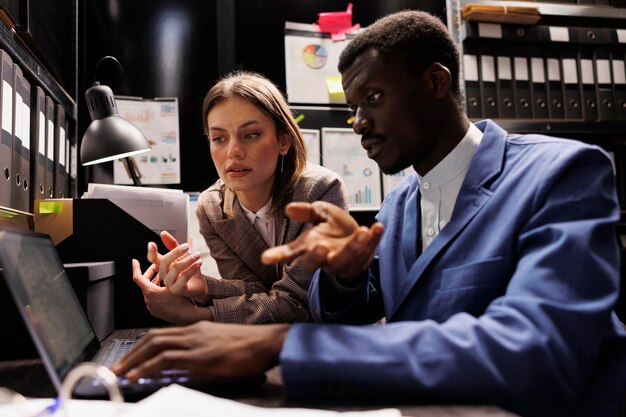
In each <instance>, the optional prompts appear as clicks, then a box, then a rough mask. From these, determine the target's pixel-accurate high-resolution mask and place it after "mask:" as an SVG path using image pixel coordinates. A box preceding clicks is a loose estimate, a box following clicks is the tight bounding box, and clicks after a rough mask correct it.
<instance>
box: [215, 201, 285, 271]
mask: <svg viewBox="0 0 626 417" xmlns="http://www.w3.org/2000/svg"><path fill="white" fill-rule="evenodd" d="M235 197H236V195H235V193H233V192H232V191H230V190H228V189H226V190H225V192H224V215H225V219H224V220H221V221H218V222H214V223H213V228H214V230H215V232H216V233H218V234H219V235H220V236H222V238H223V240H224V242H226V244H227V245H228V247H229V248H230V249H231V250H232V251H233V252H234V253H236V254H237V256H238V257H239V258H240V259H241V260H242V261H243V262H245V263H246V265H247V266H248V267H249V268H250V270H251V271H254V272H255V273H256V274H257V275H259V276H273V275H274V274H275V273H276V272H275V268H274V267H272V266H267V265H263V264H262V263H261V253H262V252H263V251H264V250H265V249H267V244H266V243H265V241H264V240H263V239H262V238H261V236H259V234H258V232H257V231H256V230H255V229H254V226H252V224H251V223H250V221H248V219H247V218H246V215H245V213H244V212H243V209H242V208H241V205H240V204H239V203H238V202H237V200H236V198H235ZM277 226H278V225H277Z"/></svg>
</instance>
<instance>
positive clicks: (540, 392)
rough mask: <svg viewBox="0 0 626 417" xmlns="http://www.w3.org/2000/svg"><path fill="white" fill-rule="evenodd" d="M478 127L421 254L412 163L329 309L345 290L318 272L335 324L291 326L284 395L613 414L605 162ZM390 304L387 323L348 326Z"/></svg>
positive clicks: (620, 351)
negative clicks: (371, 249) (370, 248)
mask: <svg viewBox="0 0 626 417" xmlns="http://www.w3.org/2000/svg"><path fill="white" fill-rule="evenodd" d="M477 126H478V128H479V129H480V130H481V131H483V132H484V137H483V140H482V142H481V144H480V146H479V148H478V150H477V151H476V154H475V156H474V158H473V160H472V162H471V165H470V168H469V171H468V174H467V176H466V178H465V181H464V183H463V186H462V188H461V191H460V193H459V196H458V199H457V202H456V205H455V208H454V213H453V214H452V218H451V220H450V222H449V223H448V224H447V225H446V226H445V227H444V228H443V229H442V230H441V232H440V234H439V236H437V238H436V239H435V240H434V241H433V242H432V243H431V245H430V246H429V247H428V248H426V250H425V251H424V252H423V253H422V254H421V255H420V256H419V257H417V256H416V253H415V247H416V237H417V234H418V231H417V229H418V224H419V219H418V216H419V212H420V210H419V206H418V202H419V187H418V185H419V184H418V180H417V177H416V176H415V175H413V176H411V177H409V178H408V179H407V180H406V181H405V182H404V183H403V184H401V185H400V186H398V187H397V188H396V189H394V190H393V191H392V192H391V193H390V194H389V195H388V196H387V198H386V199H385V201H384V202H383V206H382V208H381V210H380V213H379V215H378V219H379V221H381V222H382V223H383V224H384V226H385V233H384V235H383V238H382V240H381V242H380V244H379V246H378V249H377V254H376V257H375V260H374V262H373V264H372V266H371V267H370V277H369V281H368V282H367V284H366V285H364V286H363V287H362V289H361V290H360V291H356V292H355V291H352V292H351V293H350V299H349V300H344V301H342V303H341V306H342V308H334V309H333V308H330V307H329V306H331V305H337V299H338V298H341V297H340V296H343V297H344V298H345V294H343V295H342V294H340V293H339V294H338V293H337V291H332V288H334V287H333V286H332V285H325V284H324V283H323V282H321V281H322V279H325V278H328V277H323V276H322V277H321V279H320V274H319V272H318V273H317V274H316V275H315V277H314V279H313V282H312V285H311V288H310V290H309V298H310V300H309V302H310V308H311V312H312V315H313V317H314V318H316V319H317V320H323V321H326V322H331V323H341V324H333V325H328V326H320V325H316V324H298V325H295V326H294V327H292V329H291V330H290V332H289V334H288V337H287V340H286V343H285V345H284V347H283V351H282V353H281V366H282V372H283V378H284V380H285V389H286V392H287V395H289V396H292V397H307V396H314V397H315V396H319V395H332V396H344V395H357V396H363V397H366V396H367V397H369V396H378V397H390V396H400V397H405V398H410V399H414V400H419V401H422V400H428V401H433V400H438V399H443V400H446V401H448V400H452V401H463V402H487V403H492V404H494V403H495V404H497V405H500V406H502V407H505V408H508V409H510V410H512V411H515V412H518V413H521V414H523V415H551V416H556V415H595V416H600V415H602V416H609V415H615V414H616V413H617V410H618V408H619V406H620V405H621V401H622V400H623V398H624V390H625V387H626V381H625V380H626V332H625V331H624V328H623V326H622V325H621V323H619V321H618V320H617V318H616V317H615V316H614V313H612V308H613V305H614V303H615V301H616V299H617V296H618V286H619V253H618V247H617V242H616V237H615V229H614V226H615V223H616V221H617V220H618V218H619V208H618V203H617V201H616V197H615V185H614V175H613V171H612V167H611V164H610V161H609V159H608V157H607V155H606V154H605V153H604V152H602V151H601V150H600V149H599V148H597V147H594V146H588V145H585V144H582V143H580V142H576V141H569V140H563V139H557V138H551V137H546V136H540V135H526V136H507V134H506V132H505V131H504V130H502V129H501V128H499V127H498V126H497V125H496V124H495V123H493V122H490V121H485V122H480V123H478V124H477ZM329 288H330V289H329ZM331 301H332V302H331ZM381 317H386V318H387V322H388V323H387V324H386V325H377V326H373V327H372V326H371V325H366V326H348V325H345V324H346V323H347V324H365V323H372V322H373V321H375V320H377V319H379V318H381Z"/></svg>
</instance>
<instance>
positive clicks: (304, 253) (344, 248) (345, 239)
mask: <svg viewBox="0 0 626 417" xmlns="http://www.w3.org/2000/svg"><path fill="white" fill-rule="evenodd" d="M285 212H286V214H287V216H288V217H289V218H290V219H292V220H297V221H301V222H306V223H312V224H313V227H312V228H310V229H308V230H306V231H305V232H303V233H301V234H300V236H298V238H297V239H295V240H293V241H291V242H289V243H287V244H285V245H281V246H276V247H273V248H270V249H267V250H266V251H265V252H263V254H262V255H261V261H262V262H263V263H264V264H266V265H271V264H276V263H279V262H291V261H293V260H297V262H298V263H299V265H300V266H301V267H302V268H304V269H305V270H307V271H309V272H313V271H315V270H316V269H318V268H322V269H324V270H325V271H326V272H328V273H330V274H333V275H335V276H337V277H340V278H343V279H353V278H356V277H359V276H361V274H362V272H363V271H364V270H366V269H367V267H368V266H369V265H370V263H371V262H372V259H373V257H374V251H375V249H376V246H377V245H378V242H379V241H380V238H381V237H382V234H383V225H382V224H381V223H378V222H377V223H374V224H373V225H372V226H371V227H369V228H367V227H365V226H359V225H358V223H357V222H356V220H354V218H353V217H352V216H350V214H349V213H347V212H346V211H344V210H342V209H341V208H339V207H337V206H335V205H333V204H330V203H327V202H324V201H316V202H314V203H290V204H288V205H287V207H286V208H285Z"/></svg>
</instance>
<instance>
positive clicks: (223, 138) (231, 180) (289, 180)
mask: <svg viewBox="0 0 626 417" xmlns="http://www.w3.org/2000/svg"><path fill="white" fill-rule="evenodd" d="M202 116H203V117H202V118H203V122H204V128H205V132H206V135H207V137H208V139H209V146H210V150H211V157H212V159H213V162H214V164H215V166H216V168H217V171H218V173H219V176H220V179H218V180H217V182H215V184H213V185H212V186H211V187H209V188H208V189H207V190H205V191H204V192H203V193H202V194H201V195H200V199H199V204H198V209H197V212H196V214H197V216H198V220H199V224H200V233H201V234H202V235H203V236H204V239H205V241H206V243H207V245H208V246H209V249H210V251H211V256H212V257H213V258H214V259H215V261H216V262H217V266H218V269H219V272H220V275H221V279H220V278H215V277H210V276H205V275H203V274H202V273H201V271H200V267H201V265H202V258H201V255H200V254H198V253H192V254H190V253H189V245H187V244H186V243H184V244H181V245H179V244H178V242H176V241H175V239H174V238H173V237H172V236H171V235H170V234H169V233H167V232H164V233H162V234H161V237H162V239H163V242H164V243H165V246H166V247H167V248H168V249H170V252H168V253H167V254H165V255H160V254H159V253H158V252H157V248H156V245H155V244H154V243H150V244H149V245H148V259H149V260H150V261H151V262H152V263H153V264H152V266H150V267H149V268H148V269H147V270H146V271H145V272H144V273H142V272H141V270H140V267H139V263H138V262H137V261H135V260H133V279H134V280H135V282H136V283H137V285H139V286H140V287H141V289H142V291H143V295H144V300H145V302H146V306H147V307H148V310H149V311H150V312H151V313H152V314H153V315H154V316H156V317H159V318H162V319H164V320H167V321H170V322H172V323H176V324H186V323H192V322H195V321H198V320H211V321H219V322H230V323H276V322H295V321H305V320H307V319H308V317H309V309H308V302H307V291H308V287H309V283H310V281H311V276H312V274H311V273H307V272H305V271H304V270H303V269H302V268H300V267H299V266H298V264H297V263H292V264H290V265H289V264H279V265H275V266H266V265H263V264H262V263H261V260H260V257H261V253H263V251H264V250H266V249H267V248H269V247H271V246H275V245H282V244H285V243H288V242H290V241H292V240H294V239H295V238H296V237H297V236H298V235H300V234H301V233H302V232H304V231H305V230H307V229H308V228H309V227H310V225H306V224H303V223H300V222H297V221H294V220H290V219H289V218H287V216H286V215H285V212H284V207H285V205H286V204H287V203H289V202H292V201H303V202H309V203H310V202H313V201H317V200H323V201H328V202H330V203H333V204H335V205H337V206H339V207H341V208H343V209H347V198H346V193H345V186H344V184H343V181H342V179H341V177H340V176H339V175H338V174H336V173H334V172H332V171H330V170H328V169H326V168H323V167H321V166H318V165H314V164H310V163H307V159H306V147H305V143H304V140H303V138H302V134H301V132H300V130H299V128H298V125H297V124H296V122H295V120H294V118H293V115H292V113H291V111H290V109H289V106H288V104H287V102H286V100H285V98H284V97H283V95H282V94H281V92H280V91H279V90H278V88H276V86H275V85H274V84H272V82H271V81H269V80H268V79H266V78H265V77H263V76H261V75H259V74H255V73H250V72H236V73H232V74H229V75H228V76H226V77H225V78H223V79H221V80H220V81H219V82H218V83H217V84H216V85H215V86H213V87H212V88H211V89H210V90H209V92H208V93H207V95H206V97H205V99H204V104H203V108H202ZM161 281H162V282H161ZM161 284H163V286H162V285H161Z"/></svg>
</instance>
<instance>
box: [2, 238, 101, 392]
mask: <svg viewBox="0 0 626 417" xmlns="http://www.w3.org/2000/svg"><path fill="white" fill-rule="evenodd" d="M0 267H1V268H2V275H3V276H4V279H5V281H6V283H7V287H8V288H9V290H10V291H11V293H12V295H13V299H14V300H15V302H16V306H17V308H18V309H19V311H20V314H21V315H22V317H23V319H24V322H25V323H26V326H27V327H28V330H29V332H30V334H31V337H32V338H33V342H34V344H35V346H36V347H37V350H38V351H39V354H40V355H41V358H42V360H43V362H44V365H46V367H50V366H51V367H53V368H54V369H49V373H50V374H52V373H54V374H56V375H58V376H59V379H62V378H63V376H64V375H65V374H66V373H67V372H68V371H69V368H70V367H72V366H73V365H75V364H76V363H77V362H79V361H80V360H82V359H83V358H84V356H85V355H86V354H87V353H86V352H87V350H89V349H93V348H94V344H95V345H98V342H97V339H96V336H95V333H94V331H93V329H92V327H91V324H90V323H89V321H88V319H87V317H86V315H85V313H84V311H83V309H82V307H81V305H80V303H79V301H78V299H77V298H76V295H75V293H74V290H73V289H72V287H71V285H70V282H69V279H68V277H67V275H66V273H65V269H64V268H63V264H62V263H61V260H60V259H59V256H58V254H57V252H56V249H55V247H54V245H53V244H52V241H51V240H50V238H49V237H48V235H43V234H38V233H32V232H24V231H18V230H2V229H0ZM96 347H97V346H96ZM50 371H52V372H50ZM53 379H54V378H53ZM53 383H54V384H55V385H57V388H58V384H59V383H60V381H53Z"/></svg>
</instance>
